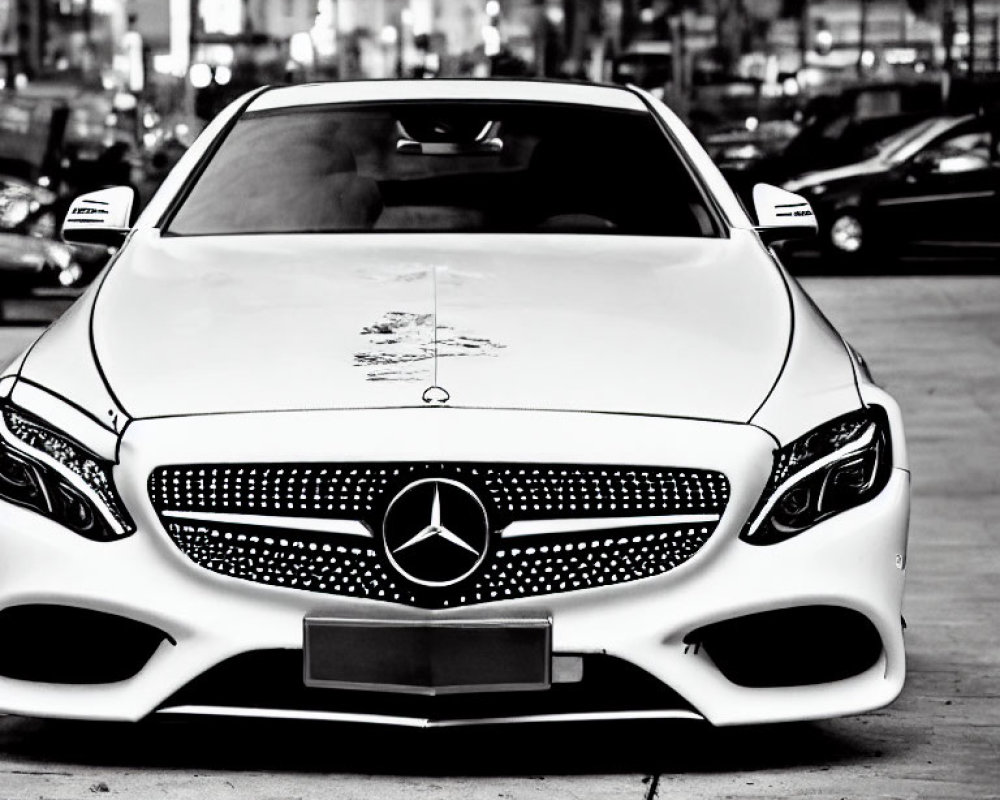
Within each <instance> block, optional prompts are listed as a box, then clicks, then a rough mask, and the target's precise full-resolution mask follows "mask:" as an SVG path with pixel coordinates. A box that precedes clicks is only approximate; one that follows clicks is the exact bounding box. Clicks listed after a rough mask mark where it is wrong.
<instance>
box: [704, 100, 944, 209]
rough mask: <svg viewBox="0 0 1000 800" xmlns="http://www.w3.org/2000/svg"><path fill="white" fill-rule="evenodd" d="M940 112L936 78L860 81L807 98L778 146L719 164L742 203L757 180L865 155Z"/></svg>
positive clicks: (780, 180)
mask: <svg viewBox="0 0 1000 800" xmlns="http://www.w3.org/2000/svg"><path fill="white" fill-rule="evenodd" d="M942 113H944V101H943V99H942V94H941V86H940V84H939V83H930V82H926V83H909V84H893V83H885V84H863V85H857V86H849V87H847V88H845V89H843V90H842V91H840V92H839V93H836V94H823V95H819V96H817V97H813V98H811V99H810V100H808V101H807V102H806V103H805V105H804V107H803V108H802V110H801V111H800V113H799V114H798V117H799V119H800V128H799V130H798V132H797V133H796V134H795V135H794V136H792V137H791V139H789V140H788V142H787V143H786V144H785V145H784V147H782V148H780V149H776V150H775V149H772V150H770V151H763V152H761V153H754V152H752V151H748V153H747V154H748V157H749V160H748V161H744V162H740V161H739V160H737V159H732V158H730V159H728V160H726V161H720V162H719V163H720V168H721V169H722V170H723V173H724V174H725V175H726V178H727V179H728V180H729V182H730V183H731V184H732V186H733V188H734V189H735V190H736V192H737V193H738V194H739V195H740V197H741V198H743V200H744V202H748V203H749V202H750V193H751V192H752V190H753V187H754V185H755V184H757V183H772V184H775V185H780V184H781V183H783V182H784V181H788V180H791V179H793V178H796V177H798V176H800V175H804V174H806V173H809V172H814V171H816V170H823V169H831V168H833V167H839V166H842V165H844V164H852V163H855V162H857V161H861V160H862V159H864V158H866V157H868V156H869V155H871V153H872V148H873V146H874V145H876V143H878V142H879V141H880V140H882V139H884V138H885V137H887V136H890V135H892V134H894V133H896V132H898V131H901V130H903V129H904V128H908V127H910V126H911V125H913V124H915V123H917V122H920V121H922V120H925V119H927V118H928V117H931V116H934V115H935V114H942Z"/></svg>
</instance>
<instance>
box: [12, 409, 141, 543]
mask: <svg viewBox="0 0 1000 800" xmlns="http://www.w3.org/2000/svg"><path fill="white" fill-rule="evenodd" d="M0 411H2V417H3V426H2V428H0V499H3V500H7V501H9V502H12V503H16V504H17V505H21V506H25V507H26V508H30V509H31V510H33V511H37V512H38V513H40V514H43V515H45V516H47V517H49V518H51V519H53V520H55V521H56V522H58V523H59V524H61V525H64V526H65V527H67V528H69V529H70V530H72V531H73V532H74V533H77V534H79V535H80V536H84V537H86V538H87V539H93V540H95V541H112V540H115V539H121V538H124V537H126V536H129V535H130V534H132V533H134V532H135V524H134V523H133V522H132V519H131V517H129V515H128V512H127V511H126V510H125V507H124V506H123V505H122V502H121V500H120V499H119V498H118V494H117V492H116V491H115V488H114V483H113V482H112V479H111V468H112V465H111V462H109V461H105V460H103V459H100V458H98V457H97V456H95V455H93V454H92V453H90V452H89V451H88V450H87V449H86V448H84V447H83V446H82V445H80V444H78V443H76V442H74V441H73V440H72V439H70V438H69V437H68V436H66V435H65V434H62V433H59V432H57V431H55V430H53V429H52V428H51V427H49V426H48V425H46V424H44V423H43V422H41V421H40V420H37V419H35V418H33V417H31V416H29V415H28V414H25V413H24V412H22V411H20V410H17V409H15V408H13V407H11V406H10V405H6V404H4V405H2V406H0Z"/></svg>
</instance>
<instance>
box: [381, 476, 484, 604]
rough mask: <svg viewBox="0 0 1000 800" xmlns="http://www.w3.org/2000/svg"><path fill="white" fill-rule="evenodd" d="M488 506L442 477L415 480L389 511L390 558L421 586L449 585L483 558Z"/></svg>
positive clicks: (387, 546)
mask: <svg viewBox="0 0 1000 800" xmlns="http://www.w3.org/2000/svg"><path fill="white" fill-rule="evenodd" d="M489 531H490V529H489V521H488V519H487V517H486V509H485V508H484V507H483V504H482V503H481V502H480V500H479V498H478V497H476V495H475V493H474V492H473V491H472V490H471V489H470V488H469V487H468V486H465V485H463V484H461V483H458V482H457V481H451V480H446V479H444V478H425V479H423V480H419V481H415V482H413V483H411V484H410V485H409V486H407V487H406V488H405V489H403V490H402V491H401V492H400V493H399V494H397V495H396V496H395V497H394V498H393V499H392V502H391V503H389V508H388V509H387V510H386V512H385V521H384V522H383V524H382V538H383V540H384V542H385V552H386V556H387V557H388V559H389V562H390V563H391V564H392V565H393V566H394V567H395V568H396V569H397V570H398V571H399V573H400V574H401V575H403V577H405V578H407V579H408V580H411V581H413V582H414V583H417V584H420V585H421V586H439V587H440V586H451V585H452V584H455V583H458V582H459V581H460V580H463V579H464V578H467V577H468V576H469V575H471V574H472V573H473V572H474V571H475V569H476V568H477V567H478V566H479V565H480V564H482V563H483V559H484V558H486V551H487V549H488V545H489V538H490V533H489Z"/></svg>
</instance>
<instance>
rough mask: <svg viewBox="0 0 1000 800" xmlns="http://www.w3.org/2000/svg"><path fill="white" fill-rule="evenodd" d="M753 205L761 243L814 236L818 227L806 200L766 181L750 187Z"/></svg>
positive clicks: (773, 242)
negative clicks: (751, 188)
mask: <svg viewBox="0 0 1000 800" xmlns="http://www.w3.org/2000/svg"><path fill="white" fill-rule="evenodd" d="M753 207H754V211H755V212H756V213H757V233H758V234H759V235H760V238H761V239H762V240H763V241H764V244H775V243H777V242H785V241H788V240H789V239H805V238H808V237H810V236H815V235H816V232H817V230H818V227H817V225H816V215H815V214H813V210H812V208H811V207H810V205H809V201H808V200H806V199H805V198H804V197H802V196H801V195H797V194H793V193H792V192H786V191H785V190H784V189H779V188H778V187H777V186H770V185H769V184H766V183H758V184H757V185H756V186H754V187H753Z"/></svg>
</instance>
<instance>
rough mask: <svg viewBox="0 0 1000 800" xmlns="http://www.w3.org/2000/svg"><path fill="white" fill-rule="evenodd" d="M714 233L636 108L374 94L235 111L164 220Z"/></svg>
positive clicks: (224, 229)
mask: <svg viewBox="0 0 1000 800" xmlns="http://www.w3.org/2000/svg"><path fill="white" fill-rule="evenodd" d="M337 231H340V232H367V231H406V232H514V233H535V232H538V233H543V232H568V233H597V234H633V235H657V236H712V235H717V231H716V229H715V227H714V225H713V217H712V214H711V213H710V212H709V210H708V208H707V207H706V204H705V200H704V197H703V195H702V193H701V191H700V190H699V187H698V186H697V185H696V184H695V181H694V179H693V178H692V177H691V174H690V173H689V172H688V170H687V168H686V166H685V164H684V162H683V161H682V159H681V157H680V156H679V155H678V153H677V152H676V150H675V149H674V147H673V145H672V144H671V143H670V142H669V140H668V139H667V138H666V137H665V136H664V134H663V133H662V131H661V130H660V128H659V127H658V125H657V124H656V122H655V121H654V120H653V118H652V117H651V116H650V115H649V114H647V113H645V112H628V111H618V110H608V109H601V108H594V107H589V106H569V105H567V106H556V105H552V104H530V103H463V104H455V103H451V104H448V103H385V104H383V103H378V104H360V105H356V106H344V105H340V106H326V107H318V108H317V107H307V108H296V109H280V110H276V111H267V112H259V113H248V114H246V115H244V116H243V117H242V118H241V119H240V120H239V121H238V122H237V124H236V125H235V126H234V128H233V129H232V131H231V132H230V134H229V135H228V137H227V138H226V139H225V141H224V142H223V143H222V144H221V146H220V147H219V148H218V150H217V152H216V153H215V155H214V156H213V157H212V158H211V160H210V161H209V162H208V164H207V165H206V167H205V168H204V170H203V172H202V173H201V175H200V177H199V178H198V179H197V182H196V183H195V184H194V186H193V188H192V189H191V190H190V192H189V194H188V195H187V197H186V198H184V199H183V201H182V202H181V204H180V206H179V208H178V210H177V211H176V213H175V215H174V216H173V219H172V220H170V221H169V223H168V225H167V233H169V234H173V235H208V234H242V233H296V232H337Z"/></svg>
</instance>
